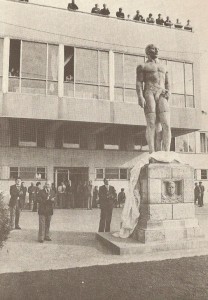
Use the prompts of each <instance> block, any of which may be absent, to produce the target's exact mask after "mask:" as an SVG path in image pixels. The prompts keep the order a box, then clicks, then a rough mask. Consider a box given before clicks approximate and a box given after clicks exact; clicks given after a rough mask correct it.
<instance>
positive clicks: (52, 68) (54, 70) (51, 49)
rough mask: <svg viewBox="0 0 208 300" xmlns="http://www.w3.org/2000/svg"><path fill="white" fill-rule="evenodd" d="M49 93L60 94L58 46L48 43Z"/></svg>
mask: <svg viewBox="0 0 208 300" xmlns="http://www.w3.org/2000/svg"><path fill="white" fill-rule="evenodd" d="M47 75H48V76H47V94H48V95H58V46H56V45H48V72H47Z"/></svg>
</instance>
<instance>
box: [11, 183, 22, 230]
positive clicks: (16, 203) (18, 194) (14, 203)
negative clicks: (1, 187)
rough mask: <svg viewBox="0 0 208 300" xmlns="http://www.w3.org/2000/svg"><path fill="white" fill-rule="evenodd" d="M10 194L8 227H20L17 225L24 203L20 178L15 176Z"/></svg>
mask: <svg viewBox="0 0 208 300" xmlns="http://www.w3.org/2000/svg"><path fill="white" fill-rule="evenodd" d="M10 195H11V198H10V201H9V208H10V229H11V230H13V229H21V228H20V226H19V218H20V212H21V210H22V208H23V203H24V190H23V187H22V186H21V179H20V178H17V179H16V181H15V184H14V185H12V186H11V187H10Z"/></svg>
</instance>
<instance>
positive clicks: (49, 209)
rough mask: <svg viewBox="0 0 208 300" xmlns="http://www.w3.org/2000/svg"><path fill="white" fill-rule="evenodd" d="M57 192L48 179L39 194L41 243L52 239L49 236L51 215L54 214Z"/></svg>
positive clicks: (39, 235) (39, 237) (39, 238)
mask: <svg viewBox="0 0 208 300" xmlns="http://www.w3.org/2000/svg"><path fill="white" fill-rule="evenodd" d="M55 196H56V194H55V192H54V191H53V190H52V189H51V182H50V181H46V183H45V187H44V189H43V190H40V192H39V194H38V203H39V208H38V214H39V234H38V240H39V242H40V243H43V242H44V240H45V241H51V238H50V236H49V230H50V223H51V217H52V215H53V205H54V201H55Z"/></svg>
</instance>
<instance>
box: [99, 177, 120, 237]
mask: <svg viewBox="0 0 208 300" xmlns="http://www.w3.org/2000/svg"><path fill="white" fill-rule="evenodd" d="M115 197H116V192H115V189H114V187H113V186H111V185H109V183H108V180H107V179H104V185H102V186H101V187H100V188H99V202H100V209H101V214H100V225H99V232H104V231H105V232H110V223H111V219H112V212H113V204H114V200H115Z"/></svg>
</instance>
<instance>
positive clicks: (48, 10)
mask: <svg viewBox="0 0 208 300" xmlns="http://www.w3.org/2000/svg"><path fill="white" fill-rule="evenodd" d="M0 8H1V12H2V13H1V15H2V16H1V21H0V23H1V26H0V167H1V172H0V181H1V184H2V188H5V189H8V187H9V185H10V184H11V183H12V182H13V179H14V178H15V177H16V176H20V177H22V179H23V180H24V181H25V182H27V184H29V183H30V182H31V181H36V180H43V181H44V180H45V179H46V178H48V179H50V180H52V181H53V182H55V184H56V185H57V184H59V183H60V182H61V181H63V180H67V179H70V180H71V182H72V185H73V186H74V190H76V188H77V185H78V183H79V182H81V181H82V182H83V181H85V180H88V179H91V180H92V181H93V184H94V185H98V186H99V185H100V184H102V180H103V178H104V177H107V178H109V179H110V181H111V184H113V185H114V186H115V187H116V190H117V192H118V191H119V190H120V188H121V187H124V188H127V186H128V179H129V170H130V168H131V167H132V166H133V165H134V162H135V160H136V159H137V158H138V156H139V155H140V154H141V153H142V152H143V151H147V145H146V140H145V127H146V122H145V117H144V113H143V110H142V109H140V108H139V106H138V103H137V96H136V90H135V74H136V66H137V65H138V64H139V63H142V62H144V60H145V52H144V49H145V47H146V46H147V45H148V44H150V43H154V44H156V45H158V47H159V49H160V57H161V61H162V62H163V63H164V64H167V66H168V70H169V73H170V78H171V89H172V99H171V127H172V136H173V140H172V150H174V149H175V150H176V151H179V152H183V151H182V150H181V145H182V144H183V147H185V146H184V145H185V143H183V136H184V135H186V134H187V133H190V135H189V136H188V143H189V146H190V147H189V146H188V148H187V149H188V152H190V153H188V155H184V157H185V159H186V160H187V161H188V162H190V161H189V160H190V158H191V160H192V159H193V161H195V154H193V153H195V151H196V149H197V147H198V146H196V145H195V146H193V144H194V143H195V142H193V136H195V133H194V132H195V131H198V130H200V129H201V124H200V120H201V109H200V70H199V54H197V53H198V49H197V44H198V43H197V37H196V36H195V33H193V32H188V31H185V30H178V29H173V28H166V27H161V26H157V25H151V24H144V23H138V22H135V21H131V20H126V21H124V20H119V19H116V18H110V17H101V16H98V15H94V14H93V15H92V14H88V13H83V12H73V11H67V10H64V9H58V8H53V7H47V6H41V5H35V4H32V3H31V4H30V3H21V2H12V1H1V3H0ZM201 134H202V133H201ZM201 134H200V133H198V132H197V134H196V136H198V138H199V137H200V135H201ZM180 136H182V137H180ZM177 137H178V138H177ZM201 137H202V135H201ZM175 138H176V139H175ZM206 141H207V139H206ZM191 147H195V148H191ZM190 149H194V151H193V152H192V151H191V150H190ZM183 150H184V152H185V150H186V149H185V148H183ZM206 151H207V148H206ZM194 167H195V168H196V169H197V170H198V171H197V174H199V173H200V171H199V170H201V168H202V167H203V163H202V165H200V166H199V165H198V164H197V163H196V165H195V166H194ZM207 169H208V167H207Z"/></svg>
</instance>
